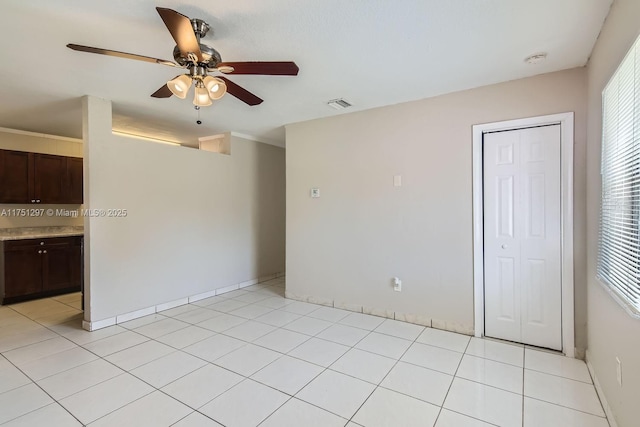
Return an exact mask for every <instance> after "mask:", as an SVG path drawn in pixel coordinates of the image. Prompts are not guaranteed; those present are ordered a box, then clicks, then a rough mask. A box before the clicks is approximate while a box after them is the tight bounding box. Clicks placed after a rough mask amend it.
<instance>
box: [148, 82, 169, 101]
mask: <svg viewBox="0 0 640 427" xmlns="http://www.w3.org/2000/svg"><path fill="white" fill-rule="evenodd" d="M172 96H173V92H171V91H170V90H169V86H167V85H166V83H165V85H164V86H162V87H161V88H160V89H158V90H157V91H155V92H153V93H152V94H151V97H152V98H171V97H172Z"/></svg>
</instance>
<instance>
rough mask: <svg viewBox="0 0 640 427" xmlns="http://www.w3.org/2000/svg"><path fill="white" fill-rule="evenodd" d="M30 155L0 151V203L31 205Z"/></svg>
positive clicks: (20, 152)
mask: <svg viewBox="0 0 640 427" xmlns="http://www.w3.org/2000/svg"><path fill="white" fill-rule="evenodd" d="M31 161H32V157H31V154H30V153H26V152H22V151H10V150H0V183H1V185H0V203H31V199H30V198H29V196H30V193H31V188H30V185H32V179H31V178H32V177H31V176H30V171H31V167H30V162H31Z"/></svg>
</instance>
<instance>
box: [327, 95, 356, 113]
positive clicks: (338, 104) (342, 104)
mask: <svg viewBox="0 0 640 427" xmlns="http://www.w3.org/2000/svg"><path fill="white" fill-rule="evenodd" d="M327 105H328V106H329V107H331V108H335V109H336V110H344V109H345V108H349V107H351V105H352V104H351V103H350V102H349V101H346V100H345V99H343V98H338V99H332V100H331V101H329V102H327Z"/></svg>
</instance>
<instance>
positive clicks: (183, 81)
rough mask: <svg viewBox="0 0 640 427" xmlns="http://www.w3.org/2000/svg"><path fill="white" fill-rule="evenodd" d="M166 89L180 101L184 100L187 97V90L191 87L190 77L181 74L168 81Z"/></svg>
mask: <svg viewBox="0 0 640 427" xmlns="http://www.w3.org/2000/svg"><path fill="white" fill-rule="evenodd" d="M167 87H168V88H169V90H170V91H171V93H173V94H174V95H175V96H177V97H178V98H180V99H185V98H186V97H187V92H189V88H190V87H191V77H189V76H187V75H186V74H182V75H180V76H178V77H176V78H175V79H173V80H169V81H168V82H167Z"/></svg>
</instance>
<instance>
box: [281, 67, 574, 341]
mask: <svg viewBox="0 0 640 427" xmlns="http://www.w3.org/2000/svg"><path fill="white" fill-rule="evenodd" d="M585 106H586V71H585V69H583V68H580V69H573V70H568V71H563V72H558V73H553V74H547V75H541V76H538V77H533V78H528V79H524V80H518V81H512V82H507V83H502V84H498V85H493V86H486V87H482V88H478V89H473V90H468V91H464V92H459V93H454V94H449V95H445V96H440V97H436V98H431V99H425V100H421V101H416V102H410V103H405V104H399V105H395V106H389V107H384V108H378V109H374V110H368V111H364V112H357V113H352V114H344V115H340V116H335V117H332V118H325V119H319V120H313V121H308V122H303V123H297V124H292V125H289V126H287V154H286V155H287V291H288V292H291V293H293V294H296V295H298V296H302V297H304V296H313V297H320V298H324V299H329V300H335V302H336V303H348V304H354V305H356V306H364V307H369V308H377V309H382V310H388V311H391V312H396V313H398V312H399V313H405V314H407V313H409V314H416V315H421V316H423V317H425V318H427V319H429V318H430V319H433V320H434V321H436V320H437V321H438V322H435V323H434V325H436V324H437V325H438V326H440V327H442V326H444V327H447V328H449V329H458V330H466V331H470V330H472V328H473V281H472V273H473V265H472V263H473V258H472V186H471V184H472V179H471V169H472V168H471V166H472V156H471V152H472V142H471V138H472V126H473V125H475V124H480V123H487V122H495V121H502V120H510V119H516V118H524V117H532V116H539V115H546V114H553V113H561V112H567V111H574V112H575V113H576V116H575V119H576V122H575V123H576V128H575V138H576V146H575V147H576V148H575V166H576V167H575V171H576V172H575V183H576V186H575V212H576V216H575V258H576V345H577V347H578V348H582V349H584V348H585V347H586V285H585V277H584V257H585V253H584V248H585V237H584V234H585V233H584V230H585V209H584V206H585V167H584V162H585V144H586V110H585ZM394 175H401V176H402V183H403V185H402V187H399V188H394V187H393V176H394ZM312 187H318V188H320V191H321V197H320V198H319V199H312V198H310V197H309V190H310V188H312ZM394 276H398V277H399V278H400V279H402V280H403V290H402V292H401V293H397V292H394V291H393V290H392V287H391V278H392V277H394Z"/></svg>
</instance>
